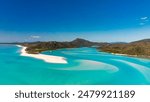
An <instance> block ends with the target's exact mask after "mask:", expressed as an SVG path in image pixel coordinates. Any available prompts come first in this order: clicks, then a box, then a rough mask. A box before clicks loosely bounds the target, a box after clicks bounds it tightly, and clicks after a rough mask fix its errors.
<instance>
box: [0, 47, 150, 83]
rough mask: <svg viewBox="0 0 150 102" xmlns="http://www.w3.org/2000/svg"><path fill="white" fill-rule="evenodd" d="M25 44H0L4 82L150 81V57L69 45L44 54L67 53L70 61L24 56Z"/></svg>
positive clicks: (66, 55) (0, 61)
mask: <svg viewBox="0 0 150 102" xmlns="http://www.w3.org/2000/svg"><path fill="white" fill-rule="evenodd" d="M20 50H21V48H19V47H17V46H15V45H0V84H1V85H150V60H149V59H142V58H135V57H127V56H121V55H114V54H110V53H105V52H100V51H98V50H97V49H96V48H88V47H82V48H69V49H67V48H66V49H58V50H53V51H45V52H42V53H43V54H47V55H56V56H62V57H65V58H66V60H67V61H68V64H56V63H47V62H44V61H43V60H39V59H35V58H31V57H25V56H21V55H20V54H21V52H20Z"/></svg>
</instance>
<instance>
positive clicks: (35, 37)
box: [31, 35, 40, 39]
mask: <svg viewBox="0 0 150 102" xmlns="http://www.w3.org/2000/svg"><path fill="white" fill-rule="evenodd" d="M31 38H33V39H39V38H40V36H36V35H32V36H31Z"/></svg>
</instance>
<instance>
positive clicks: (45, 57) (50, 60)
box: [18, 45, 67, 64]
mask: <svg viewBox="0 0 150 102" xmlns="http://www.w3.org/2000/svg"><path fill="white" fill-rule="evenodd" d="M18 47H22V49H21V56H27V57H33V58H37V59H41V60H44V61H45V62H48V63H61V64H66V63H67V61H66V60H65V58H64V57H60V56H53V55H45V54H28V53H27V52H26V48H27V47H23V46H20V45H19V46H18Z"/></svg>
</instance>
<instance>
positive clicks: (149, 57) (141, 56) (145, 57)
mask: <svg viewBox="0 0 150 102" xmlns="http://www.w3.org/2000/svg"><path fill="white" fill-rule="evenodd" d="M111 54H114V55H119V56H127V57H136V58H144V59H150V56H144V55H129V54H120V53H111Z"/></svg>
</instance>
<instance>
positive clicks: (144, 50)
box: [21, 38, 150, 57]
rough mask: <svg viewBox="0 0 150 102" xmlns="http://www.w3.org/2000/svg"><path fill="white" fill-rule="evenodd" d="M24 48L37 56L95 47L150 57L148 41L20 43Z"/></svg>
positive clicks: (105, 50) (76, 40) (149, 43)
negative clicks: (52, 51)
mask: <svg viewBox="0 0 150 102" xmlns="http://www.w3.org/2000/svg"><path fill="white" fill-rule="evenodd" d="M21 45H23V46H26V47H27V49H26V51H27V52H28V53H31V54H38V53H40V52H42V51H46V50H56V49H60V48H77V47H97V49H98V50H100V51H104V52H109V53H117V54H127V55H136V56H141V57H142V56H143V57H149V56H150V39H144V40H140V41H135V42H130V43H105V42H91V41H88V40H84V39H80V38H77V39H75V40H73V41H70V42H56V41H50V42H33V43H22V44H21Z"/></svg>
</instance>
